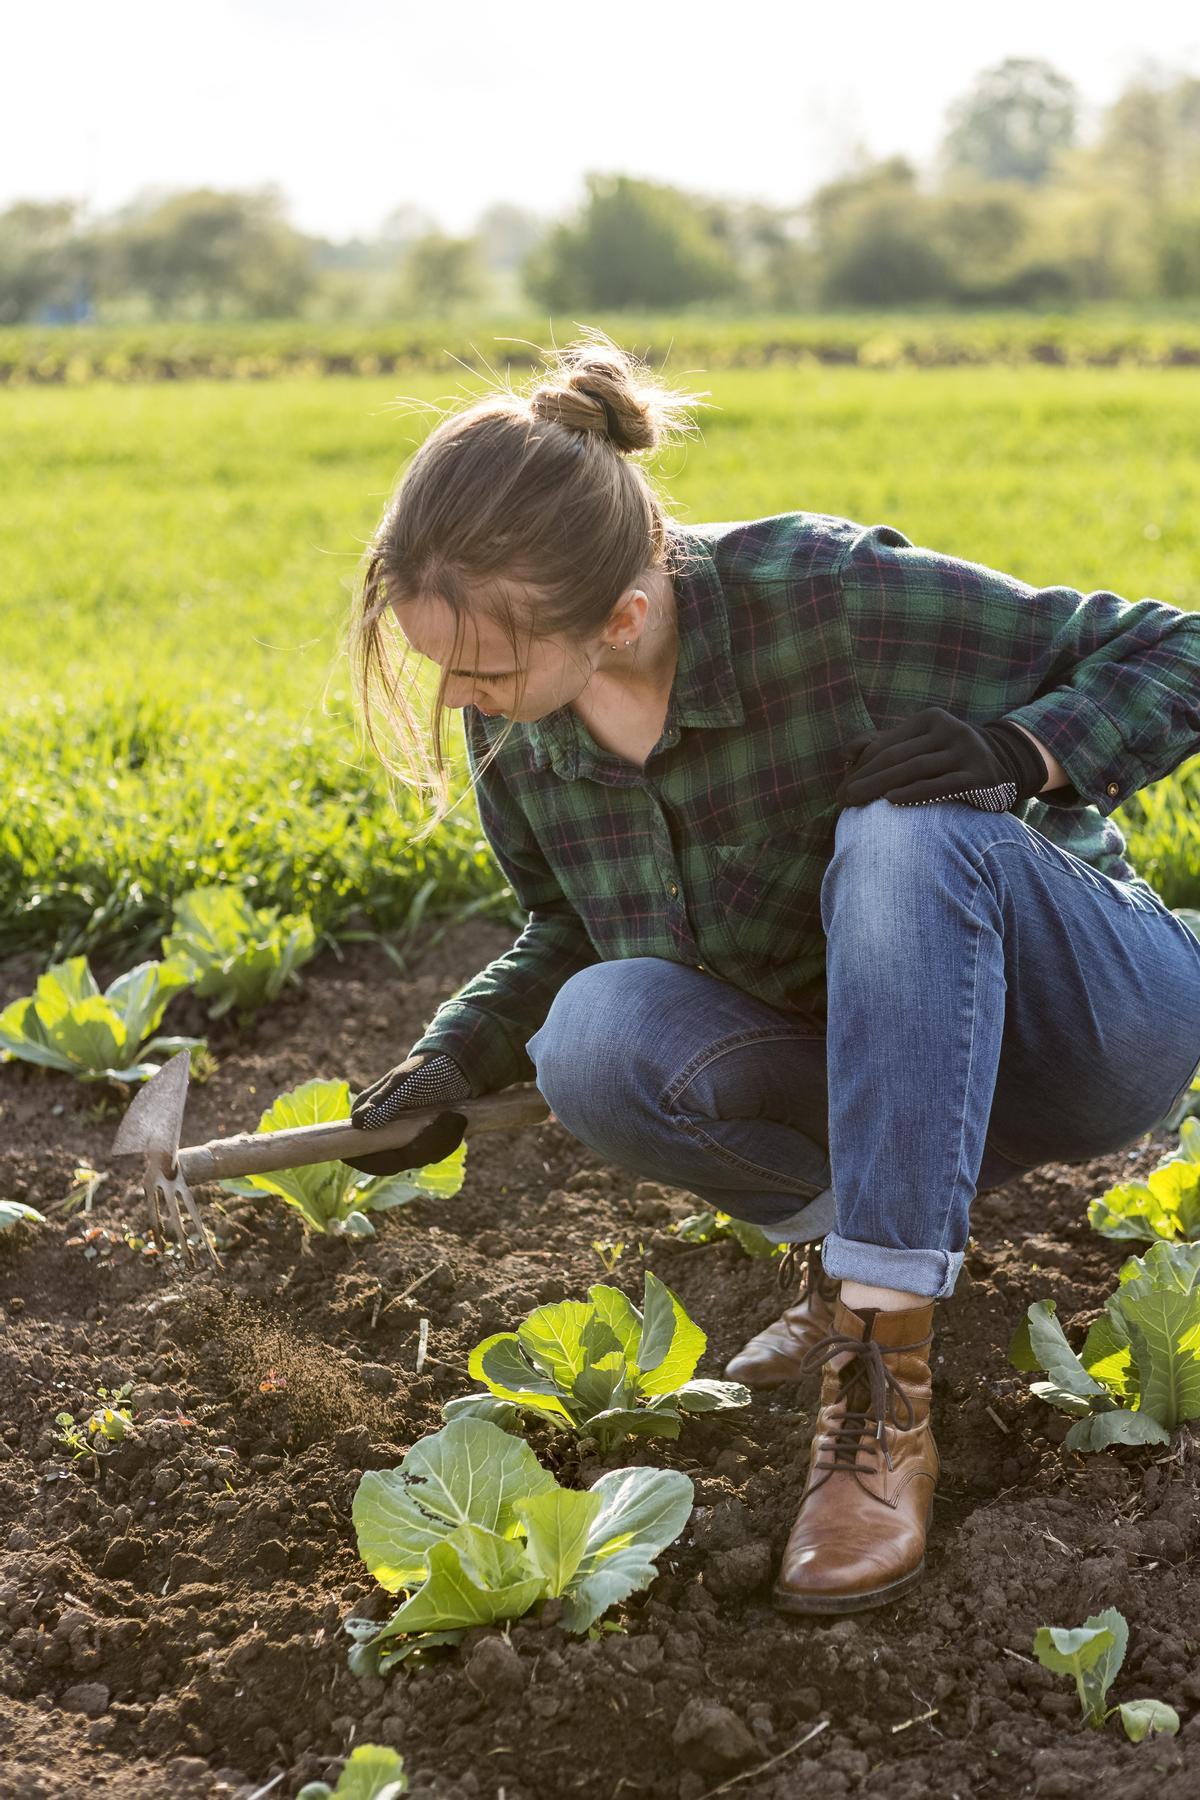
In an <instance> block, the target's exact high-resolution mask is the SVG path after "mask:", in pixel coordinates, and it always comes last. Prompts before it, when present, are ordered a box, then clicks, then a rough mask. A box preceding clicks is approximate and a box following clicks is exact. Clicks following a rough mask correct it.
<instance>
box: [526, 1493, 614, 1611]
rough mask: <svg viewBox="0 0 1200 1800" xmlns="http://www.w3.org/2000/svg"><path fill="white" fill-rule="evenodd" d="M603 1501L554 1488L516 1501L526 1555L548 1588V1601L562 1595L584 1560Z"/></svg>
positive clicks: (594, 1496)
mask: <svg viewBox="0 0 1200 1800" xmlns="http://www.w3.org/2000/svg"><path fill="white" fill-rule="evenodd" d="M602 1504H603V1499H602V1496H601V1495H600V1494H597V1493H595V1492H588V1493H583V1494H581V1493H575V1492H572V1491H571V1490H569V1489H567V1488H556V1489H554V1490H553V1491H552V1492H551V1491H547V1492H546V1493H544V1494H531V1495H529V1497H528V1498H527V1499H525V1500H518V1501H517V1503H516V1507H515V1511H516V1514H517V1517H518V1519H520V1521H521V1523H522V1524H523V1525H524V1527H525V1533H526V1539H525V1555H526V1557H527V1559H528V1561H529V1563H530V1565H531V1566H532V1568H533V1570H534V1571H535V1573H536V1574H538V1575H540V1576H541V1577H542V1579H543V1580H544V1581H545V1582H546V1584H547V1592H548V1593H549V1594H550V1595H551V1597H557V1596H558V1595H560V1594H562V1593H563V1592H564V1591H565V1589H566V1587H567V1585H568V1583H569V1582H570V1580H571V1578H572V1576H573V1575H574V1574H575V1571H576V1569H578V1567H579V1565H580V1563H581V1561H582V1560H583V1556H584V1552H585V1551H586V1549H587V1547H588V1533H589V1531H590V1529H591V1526H592V1522H593V1520H594V1519H595V1517H596V1514H597V1513H598V1512H599V1511H600V1509H601V1506H602Z"/></svg>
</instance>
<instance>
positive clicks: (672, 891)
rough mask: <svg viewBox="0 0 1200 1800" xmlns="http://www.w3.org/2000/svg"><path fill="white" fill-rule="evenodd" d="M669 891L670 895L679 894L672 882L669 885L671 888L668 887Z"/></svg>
mask: <svg viewBox="0 0 1200 1800" xmlns="http://www.w3.org/2000/svg"><path fill="white" fill-rule="evenodd" d="M669 891H670V893H672V894H677V893H678V892H679V889H678V888H677V887H676V886H675V883H674V882H672V883H671V886H670V890H669Z"/></svg>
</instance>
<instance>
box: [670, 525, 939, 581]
mask: <svg viewBox="0 0 1200 1800" xmlns="http://www.w3.org/2000/svg"><path fill="white" fill-rule="evenodd" d="M676 530H677V531H678V532H679V537H680V544H681V548H682V549H683V550H684V551H685V552H687V551H690V552H692V553H693V554H697V555H701V556H707V557H709V558H711V560H712V561H713V563H714V564H715V566H716V569H717V573H718V574H719V576H720V578H721V580H722V582H723V583H727V584H736V583H739V582H748V583H751V584H761V583H775V582H795V581H805V580H812V579H819V578H821V577H822V576H832V575H834V574H835V573H836V571H837V568H838V566H839V565H840V563H841V562H842V560H843V559H844V558H845V557H846V556H847V555H848V554H849V553H850V551H851V549H852V548H853V546H854V545H855V544H856V543H857V542H858V541H859V540H860V539H861V538H862V537H864V536H866V535H869V534H870V533H872V532H879V531H884V532H887V533H888V535H889V539H890V540H891V541H900V542H903V543H907V542H908V540H907V538H905V537H904V534H903V533H902V532H897V531H895V528H894V527H892V526H876V525H865V524H863V523H862V522H861V521H860V520H857V519H848V518H843V517H841V516H839V515H838V514H835V513H821V512H808V511H802V510H800V509H796V510H794V511H791V512H779V513H769V514H767V515H766V516H765V517H762V518H757V519H732V520H722V521H720V522H716V523H704V524H690V525H684V526H681V527H676Z"/></svg>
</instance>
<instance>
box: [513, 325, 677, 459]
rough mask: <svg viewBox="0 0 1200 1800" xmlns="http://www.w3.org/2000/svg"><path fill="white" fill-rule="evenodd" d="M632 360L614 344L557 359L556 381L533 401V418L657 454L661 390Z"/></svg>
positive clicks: (578, 348) (581, 348)
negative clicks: (641, 379)
mask: <svg viewBox="0 0 1200 1800" xmlns="http://www.w3.org/2000/svg"><path fill="white" fill-rule="evenodd" d="M638 373H639V372H638V371H637V370H636V369H635V366H634V364H633V360H632V358H631V357H629V356H628V355H627V354H626V353H625V352H624V351H622V350H620V349H618V348H617V347H616V346H615V345H614V346H613V347H612V349H611V350H609V349H605V348H604V347H602V346H600V345H595V344H588V343H585V344H579V345H573V346H571V348H570V349H568V350H567V351H565V352H563V353H562V354H561V355H560V358H559V367H558V370H557V371H556V374H557V377H558V379H557V380H556V381H554V382H553V383H549V384H546V383H544V384H543V385H542V386H540V387H538V388H535V389H534V391H533V393H532V394H531V395H530V397H529V406H530V411H531V412H532V413H533V415H534V417H535V418H539V419H546V420H548V421H550V422H551V423H552V424H556V425H566V426H568V427H569V428H570V429H572V430H574V431H589V432H594V433H598V434H599V435H600V436H601V437H604V438H606V439H607V440H608V442H609V443H610V444H612V446H613V448H614V449H615V450H618V451H620V452H621V453H622V454H626V453H628V452H630V451H635V450H653V449H654V448H655V446H656V445H657V444H658V442H659V440H660V438H661V436H662V426H663V424H664V423H665V422H666V421H665V420H663V419H660V417H659V409H658V405H657V390H656V389H653V388H647V387H645V386H644V385H642V384H640V383H639V380H638Z"/></svg>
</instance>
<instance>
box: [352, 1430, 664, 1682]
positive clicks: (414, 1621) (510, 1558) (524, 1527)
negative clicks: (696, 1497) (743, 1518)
mask: <svg viewBox="0 0 1200 1800" xmlns="http://www.w3.org/2000/svg"><path fill="white" fill-rule="evenodd" d="M693 1491H694V1490H693V1487H692V1482H691V1480H690V1478H689V1477H688V1476H687V1475H684V1474H683V1473H682V1472H681V1471H679V1470H678V1469H613V1470H610V1471H609V1472H608V1473H607V1474H605V1475H602V1476H601V1477H600V1479H599V1480H598V1481H597V1482H595V1484H594V1485H593V1486H592V1487H590V1488H588V1489H587V1490H585V1491H579V1490H576V1489H571V1488H562V1487H559V1485H558V1483H557V1482H556V1481H555V1479H554V1477H553V1475H551V1473H550V1471H549V1470H548V1469H544V1468H543V1467H542V1465H541V1463H539V1461H538V1459H537V1457H536V1456H535V1455H534V1453H533V1451H532V1450H531V1449H530V1448H529V1445H528V1444H526V1443H525V1442H524V1441H523V1440H522V1439H521V1438H518V1437H512V1436H510V1435H509V1433H508V1432H506V1431H502V1430H501V1428H500V1427H499V1426H498V1425H493V1424H492V1423H490V1421H488V1420H487V1419H474V1418H459V1419H454V1420H452V1421H451V1423H450V1424H448V1425H445V1426H443V1428H442V1429H441V1430H440V1431H435V1432H431V1433H430V1434H429V1435H428V1436H427V1437H423V1438H420V1439H418V1441H417V1442H416V1443H415V1444H414V1445H413V1446H412V1448H411V1450H409V1451H408V1453H407V1455H406V1456H405V1457H404V1460H403V1461H402V1462H401V1463H400V1465H399V1467H398V1468H395V1469H386V1470H370V1471H368V1472H367V1474H365V1475H364V1476H363V1477H362V1480H361V1481H360V1482H359V1484H358V1489H357V1491H356V1493H355V1496H354V1505H353V1509H352V1516H353V1520H354V1529H355V1531H356V1533H357V1537H358V1553H359V1555H360V1556H361V1557H362V1559H363V1561H364V1562H365V1563H366V1565H367V1567H368V1569H369V1570H370V1571H371V1573H372V1575H374V1577H375V1579H376V1580H377V1581H378V1582H379V1583H380V1585H381V1586H382V1587H384V1588H386V1589H387V1591H388V1592H389V1593H392V1594H394V1593H399V1592H402V1591H403V1592H405V1596H406V1597H405V1599H404V1600H403V1601H402V1602H401V1605H400V1607H399V1609H398V1610H397V1611H396V1612H395V1613H393V1614H392V1617H391V1618H390V1619H389V1620H388V1621H387V1623H386V1624H385V1625H383V1626H380V1625H379V1624H378V1622H377V1621H376V1620H374V1619H353V1618H352V1619H348V1620H346V1622H345V1629H346V1631H347V1632H348V1633H349V1635H350V1637H352V1638H353V1639H354V1640H355V1648H354V1649H353V1650H352V1651H351V1653H350V1666H351V1668H352V1669H353V1670H354V1672H355V1673H356V1674H359V1675H374V1674H380V1675H383V1674H386V1673H387V1671H388V1670H389V1669H391V1668H393V1667H394V1666H395V1665H396V1664H397V1663H398V1662H400V1661H401V1660H402V1659H403V1658H404V1657H405V1656H407V1655H409V1654H410V1652H411V1651H413V1650H416V1649H421V1648H424V1647H426V1646H428V1645H430V1644H434V1643H438V1644H448V1643H457V1642H458V1641H459V1640H460V1639H461V1638H462V1636H463V1634H464V1632H466V1631H467V1630H469V1629H470V1627H471V1626H473V1625H490V1624H493V1623H494V1622H495V1621H496V1620H498V1619H519V1618H520V1617H521V1616H522V1615H523V1614H524V1613H527V1612H529V1611H530V1609H531V1608H532V1607H534V1606H536V1605H538V1604H539V1602H541V1601H542V1600H547V1599H552V1598H558V1599H561V1600H562V1602H563V1608H562V1613H561V1621H560V1622H561V1623H562V1625H563V1626H564V1628H565V1629H566V1630H567V1631H573V1632H584V1631H586V1630H588V1628H589V1627H590V1626H591V1625H592V1623H593V1621H594V1620H596V1619H598V1618H599V1616H600V1614H601V1613H602V1612H605V1611H606V1610H607V1609H608V1607H610V1606H612V1605H613V1603H614V1602H615V1601H617V1600H623V1599H625V1597H626V1595H628V1594H632V1593H633V1592H634V1591H635V1590H636V1589H639V1588H644V1587H648V1586H649V1585H650V1583H651V1582H652V1581H653V1580H654V1577H655V1575H656V1574H657V1570H656V1569H655V1567H654V1561H653V1559H654V1557H655V1556H657V1555H658V1553H659V1551H660V1550H665V1549H666V1547H667V1545H668V1544H670V1543H672V1542H674V1540H675V1538H677V1537H678V1536H679V1533H680V1532H681V1531H682V1530H683V1528H684V1526H685V1525H686V1523H687V1520H688V1516H689V1514H690V1512H691V1509H692V1499H693Z"/></svg>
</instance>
